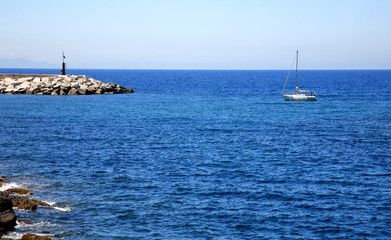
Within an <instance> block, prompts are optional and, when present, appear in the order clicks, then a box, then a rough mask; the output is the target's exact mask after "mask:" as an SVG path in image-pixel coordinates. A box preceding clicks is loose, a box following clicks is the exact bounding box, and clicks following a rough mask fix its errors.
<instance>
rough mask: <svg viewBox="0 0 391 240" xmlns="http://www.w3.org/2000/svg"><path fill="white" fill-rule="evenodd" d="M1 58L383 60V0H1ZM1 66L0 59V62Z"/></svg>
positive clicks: (196, 65)
mask: <svg viewBox="0 0 391 240" xmlns="http://www.w3.org/2000/svg"><path fill="white" fill-rule="evenodd" d="M0 9H1V12H2V14H1V15H0V26H1V38H0V58H2V59H3V61H2V62H4V59H10V60H12V59H19V58H20V59H26V60H30V61H34V62H42V61H44V62H48V63H49V64H53V65H56V64H57V65H59V64H58V63H60V62H61V52H62V51H65V53H66V56H67V64H68V67H70V68H105V69H108V68H117V69H289V68H290V65H291V62H292V59H293V57H294V54H295V51H296V50H299V51H300V67H301V68H302V69H391V30H390V29H391V16H390V13H391V1H389V0H327V1H323V0H295V1H288V0H269V1H262V0H145V1H140V0H137V1H133V0H128V1H126V0H110V1H107V0H105V1H99V0H94V1H92V0H66V1H53V0H36V1H28V0H0ZM0 68H1V66H0Z"/></svg>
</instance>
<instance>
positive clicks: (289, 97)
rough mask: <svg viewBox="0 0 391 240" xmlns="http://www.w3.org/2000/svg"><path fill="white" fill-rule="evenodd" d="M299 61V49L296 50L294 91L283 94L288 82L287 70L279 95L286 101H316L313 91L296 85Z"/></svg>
mask: <svg viewBox="0 0 391 240" xmlns="http://www.w3.org/2000/svg"><path fill="white" fill-rule="evenodd" d="M298 62H299V51H297V52H296V91H295V92H294V93H289V94H284V90H285V86H286V83H287V82H288V79H289V75H290V73H291V71H289V73H288V76H287V78H286V81H285V84H284V88H283V89H282V92H281V96H282V97H283V98H284V99H285V100H286V101H316V100H318V99H317V97H316V93H315V92H311V91H310V90H301V89H300V88H299V86H298V85H297V65H298Z"/></svg>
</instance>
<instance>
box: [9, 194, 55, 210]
mask: <svg viewBox="0 0 391 240" xmlns="http://www.w3.org/2000/svg"><path fill="white" fill-rule="evenodd" d="M9 199H11V201H12V204H13V206H14V207H16V208H19V209H25V210H32V211H35V210H37V207H38V206H44V207H50V205H49V204H48V203H45V202H42V201H39V200H36V199H30V198H27V197H25V196H9Z"/></svg>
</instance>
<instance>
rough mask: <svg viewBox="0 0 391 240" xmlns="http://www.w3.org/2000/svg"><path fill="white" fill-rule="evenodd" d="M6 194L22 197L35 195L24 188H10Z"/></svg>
mask: <svg viewBox="0 0 391 240" xmlns="http://www.w3.org/2000/svg"><path fill="white" fill-rule="evenodd" d="M4 192H5V193H8V194H9V193H16V194H20V195H33V193H32V192H31V191H30V190H27V189H23V188H9V189H7V190H5V191H4Z"/></svg>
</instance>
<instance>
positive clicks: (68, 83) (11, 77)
mask: <svg viewBox="0 0 391 240" xmlns="http://www.w3.org/2000/svg"><path fill="white" fill-rule="evenodd" d="M119 93H133V90H132V89H131V88H126V87H123V86H120V85H118V84H115V83H111V82H109V83H104V82H102V81H99V80H95V79H93V78H90V77H87V76H85V75H46V74H0V94H35V95H89V94H119Z"/></svg>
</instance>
